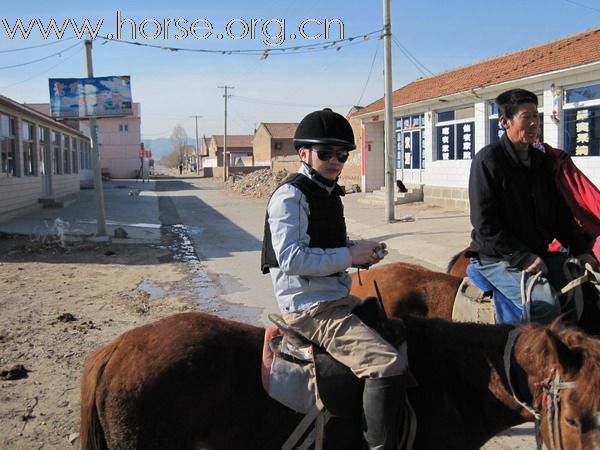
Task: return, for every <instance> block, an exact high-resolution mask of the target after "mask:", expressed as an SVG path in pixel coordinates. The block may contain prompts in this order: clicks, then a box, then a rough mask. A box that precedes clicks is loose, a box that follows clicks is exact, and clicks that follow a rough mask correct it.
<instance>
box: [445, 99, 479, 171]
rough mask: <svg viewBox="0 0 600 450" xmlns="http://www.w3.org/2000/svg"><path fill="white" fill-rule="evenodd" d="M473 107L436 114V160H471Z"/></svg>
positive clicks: (472, 149) (473, 126) (473, 127)
mask: <svg viewBox="0 0 600 450" xmlns="http://www.w3.org/2000/svg"><path fill="white" fill-rule="evenodd" d="M474 116H475V108H474V107H473V106H470V107H467V108H460V109H455V110H451V111H441V112H438V113H437V123H436V132H437V159H438V160H452V159H472V158H473V152H474V150H475V149H474V148H473V145H474V144H475V142H474V139H473V137H474V136H475V121H474Z"/></svg>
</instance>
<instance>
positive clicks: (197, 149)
mask: <svg viewBox="0 0 600 450" xmlns="http://www.w3.org/2000/svg"><path fill="white" fill-rule="evenodd" d="M190 117H192V118H196V175H198V174H200V150H199V148H198V119H200V118H202V116H190Z"/></svg>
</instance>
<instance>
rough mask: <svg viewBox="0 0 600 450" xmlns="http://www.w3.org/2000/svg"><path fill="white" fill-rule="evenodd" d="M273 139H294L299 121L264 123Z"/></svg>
mask: <svg viewBox="0 0 600 450" xmlns="http://www.w3.org/2000/svg"><path fill="white" fill-rule="evenodd" d="M262 125H264V126H265V128H266V129H267V131H268V132H269V134H270V135H271V137H272V138H273V139H292V138H293V137H294V133H295V132H296V128H298V123H264V122H263V124H262Z"/></svg>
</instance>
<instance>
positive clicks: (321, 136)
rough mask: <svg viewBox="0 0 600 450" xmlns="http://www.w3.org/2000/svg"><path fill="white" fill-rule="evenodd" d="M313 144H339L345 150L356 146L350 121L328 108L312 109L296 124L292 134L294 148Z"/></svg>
mask: <svg viewBox="0 0 600 450" xmlns="http://www.w3.org/2000/svg"><path fill="white" fill-rule="evenodd" d="M314 144H325V145H340V146H342V147H345V148H346V149H347V150H354V149H355V148H356V145H355V144H354V133H353V132H352V127H351V126H350V123H349V122H348V121H347V120H346V118H345V117H344V116H342V115H341V114H338V113H336V112H333V111H332V110H331V109H330V108H325V109H322V110H320V111H313V112H311V113H310V114H308V115H307V116H306V117H304V119H302V121H301V122H300V124H298V128H297V129H296V133H295V134H294V147H296V150H300V148H301V147H304V146H311V145H314Z"/></svg>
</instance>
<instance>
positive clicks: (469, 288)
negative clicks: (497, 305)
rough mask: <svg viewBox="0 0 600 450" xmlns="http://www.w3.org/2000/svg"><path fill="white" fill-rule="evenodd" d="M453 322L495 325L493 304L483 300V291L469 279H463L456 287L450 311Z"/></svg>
mask: <svg viewBox="0 0 600 450" xmlns="http://www.w3.org/2000/svg"><path fill="white" fill-rule="evenodd" d="M452 320H453V321H455V322H476V323H490V324H494V323H496V314H495V311H494V304H493V303H492V302H491V301H489V300H483V291H482V290H481V289H479V288H478V287H477V286H475V284H473V282H472V281H471V280H470V279H469V277H465V278H464V279H463V281H462V283H461V284H460V286H459V287H458V291H457V292H456V297H455V299H454V308H453V309H452Z"/></svg>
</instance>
